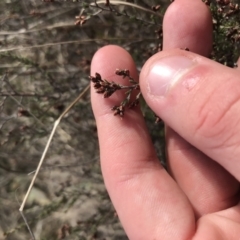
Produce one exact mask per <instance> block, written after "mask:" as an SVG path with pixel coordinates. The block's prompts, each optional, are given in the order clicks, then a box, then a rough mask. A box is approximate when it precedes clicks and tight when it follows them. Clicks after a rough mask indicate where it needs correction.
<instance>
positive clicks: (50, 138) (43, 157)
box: [19, 84, 90, 240]
mask: <svg viewBox="0 0 240 240" xmlns="http://www.w3.org/2000/svg"><path fill="white" fill-rule="evenodd" d="M89 88H90V84H89V85H88V86H87V87H86V88H85V89H84V90H83V91H82V92H81V93H80V94H79V95H78V97H77V98H76V99H75V100H74V101H73V102H72V103H71V104H70V105H69V106H68V107H67V108H66V109H65V110H64V112H63V113H62V114H61V115H60V117H59V118H58V119H57V120H56V121H55V122H54V125H53V129H52V132H51V134H50V136H49V138H48V141H47V144H46V146H45V149H44V151H43V153H42V157H41V159H40V161H39V164H38V167H37V169H36V172H35V174H34V176H33V179H32V181H31V183H30V185H29V188H28V190H27V193H26V195H25V197H24V199H23V202H22V204H21V206H20V208H19V211H20V213H21V215H22V217H23V220H24V222H25V223H26V226H27V228H28V230H29V232H30V234H31V237H32V239H33V240H35V237H34V234H33V232H32V230H31V228H30V226H29V224H28V222H27V219H26V217H25V216H24V213H23V210H24V207H25V204H26V201H27V199H28V196H29V194H30V192H31V190H32V188H33V185H34V182H35V180H36V178H37V176H38V173H39V171H40V169H41V166H42V164H43V161H44V159H45V157H46V154H47V152H48V149H49V146H50V144H51V142H52V139H53V136H54V134H55V132H56V129H57V126H58V125H59V123H60V122H61V120H62V118H63V117H64V116H65V115H66V114H67V113H68V112H69V110H71V109H72V107H73V106H74V105H75V104H76V103H77V102H78V101H79V100H80V99H81V98H82V97H83V96H84V95H85V93H86V92H87V91H88V90H89Z"/></svg>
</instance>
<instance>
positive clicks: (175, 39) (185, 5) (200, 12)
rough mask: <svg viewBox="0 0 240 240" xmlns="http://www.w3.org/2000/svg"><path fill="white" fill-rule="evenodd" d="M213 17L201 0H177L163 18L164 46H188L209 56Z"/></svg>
mask: <svg viewBox="0 0 240 240" xmlns="http://www.w3.org/2000/svg"><path fill="white" fill-rule="evenodd" d="M212 38H213V36H212V17H211V13H210V10H209V8H208V7H207V6H206V5H205V4H204V3H203V2H202V1H201V0H192V1H189V0H176V1H174V2H173V3H172V4H171V5H170V6H169V8H168V9H167V11H166V13H165V16H164V19H163V48H164V50H168V49H173V48H182V49H185V48H188V49H190V51H191V52H195V53H198V54H200V55H203V56H209V54H210V52H211V49H212V41H213V40H212Z"/></svg>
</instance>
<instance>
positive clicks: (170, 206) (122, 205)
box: [91, 0, 240, 240]
mask: <svg viewBox="0 0 240 240" xmlns="http://www.w3.org/2000/svg"><path fill="white" fill-rule="evenodd" d="M176 13H177V14H176ZM211 23H212V20H211V16H210V12H209V10H208V8H207V7H206V6H205V5H204V4H203V3H202V2H201V1H200V0H191V1H189V0H175V1H174V2H173V3H172V4H171V5H170V7H169V8H168V10H167V12H166V14H165V17H164V21H163V34H164V35H163V43H164V50H163V51H162V52H160V53H158V54H156V55H154V56H153V57H151V58H150V59H149V60H148V61H147V62H146V64H145V65H144V66H143V69H142V71H141V74H140V86H141V91H142V94H143V96H144V98H145V100H146V102H147V103H148V105H149V106H150V107H151V108H152V109H153V111H154V112H155V113H156V114H157V115H158V116H160V117H161V118H162V119H163V120H164V122H165V124H166V126H168V127H166V141H167V154H168V171H166V170H165V169H164V168H163V167H162V166H161V165H160V164H159V160H158V159H157V156H156V153H155V150H154V147H153V144H152V142H151V139H150V136H149V133H148V131H147V128H146V125H145V122H144V119H143V116H142V114H141V112H140V110H139V109H135V110H128V111H126V115H125V116H124V119H123V120H121V119H120V118H118V117H114V116H113V114H112V111H111V107H112V106H113V105H115V104H118V103H119V102H121V100H122V99H123V94H122V93H118V94H114V95H113V96H111V98H109V99H103V98H102V95H99V94H96V93H95V91H94V89H92V90H91V101H92V108H93V111H94V115H95V118H96V122H97V128H98V136H99V145H100V159H101V167H102V173H103V176H104V181H105V185H106V187H107V190H108V192H109V195H110V197H111V200H112V202H113V204H114V207H115V208H116V211H117V213H118V216H119V218H120V220H121V223H122V225H123V227H124V229H125V231H126V233H127V235H128V237H129V239H131V240H146V239H153V240H154V239H155V240H157V239H164V240H167V239H170V240H172V239H179V240H189V239H193V240H202V239H204V240H213V239H217V240H221V239H224V240H226V239H231V240H232V239H233V240H235V239H239V236H240V204H239V180H240V160H239V159H240V158H239V156H240V147H239V143H240V135H239V134H238V133H239V132H240V124H239V122H240V114H239V109H240V100H239V99H240V85H239V80H240V74H239V68H238V69H230V68H227V67H225V66H222V65H220V64H218V63H215V62H213V61H211V60H209V59H207V58H205V57H203V56H208V54H209V52H210V50H211V46H212V25H211ZM173 27H174V28H173ZM173 29H174V31H173ZM179 47H181V48H185V47H188V48H189V49H190V50H191V52H187V51H182V50H179V49H176V48H179ZM201 55H202V56H201ZM113 56H114V57H113ZM168 56H185V57H187V58H189V59H192V60H194V61H195V63H196V64H195V66H194V68H193V69H192V70H191V73H190V75H191V76H195V77H196V78H197V79H200V81H198V82H197V84H196V86H197V87H194V88H193V90H192V91H189V92H188V93H187V94H186V93H184V94H183V90H182V87H183V85H182V84H181V82H184V81H185V80H186V79H188V78H189V74H185V75H183V76H182V78H181V79H180V80H179V81H178V82H177V83H176V84H175V85H174V86H172V87H171V89H170V90H169V92H168V94H167V95H166V96H165V97H153V96H152V95H151V93H150V92H149V87H148V84H149V79H148V73H149V72H150V71H151V69H152V68H153V66H154V65H155V64H157V62H158V61H159V60H160V59H162V58H165V57H168ZM116 68H122V69H126V68H127V69H129V70H130V72H131V74H132V76H133V77H134V78H135V79H138V74H137V70H136V66H135V64H134V61H133V59H132V57H131V56H130V55H129V53H127V52H126V51H125V50H124V49H122V48H120V47H118V46H113V45H109V46H106V47H103V48H101V49H100V50H99V51H97V52H96V54H95V55H94V57H93V59H92V64H91V75H94V74H95V72H99V73H101V75H102V77H103V78H106V79H111V80H112V81H115V82H119V83H121V82H123V81H124V80H122V79H121V78H119V77H118V76H116V75H115V74H114V72H115V69H116ZM219 83H221V84H219ZM216 89H217V91H216ZM226 96H228V98H226ZM172 99H177V101H176V102H173V101H172ZM223 99H227V100H226V101H224V100H223ZM219 103H221V104H219ZM212 110H214V114H213V116H209V117H208V118H207V120H208V121H205V120H204V119H205V118H204V116H205V115H206V113H208V112H210V111H212ZM204 114H205V115H204ZM226 126H227V127H226Z"/></svg>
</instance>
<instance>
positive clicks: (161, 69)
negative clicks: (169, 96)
mask: <svg viewBox="0 0 240 240" xmlns="http://www.w3.org/2000/svg"><path fill="white" fill-rule="evenodd" d="M193 65H194V62H193V61H192V60H191V59H190V58H187V57H185V56H169V57H165V58H162V59H160V60H159V61H157V62H155V63H154V64H153V65H152V67H150V71H149V73H148V75H147V80H148V85H149V91H150V94H151V95H154V96H164V95H165V94H166V93H167V92H168V90H169V89H170V88H171V87H172V86H173V85H174V84H175V83H176V82H177V81H178V80H179V79H180V78H181V76H183V74H184V73H186V72H187V71H188V70H189V69H190V68H191V67H192V66H193Z"/></svg>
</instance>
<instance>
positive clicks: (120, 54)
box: [91, 45, 138, 120]
mask: <svg viewBox="0 0 240 240" xmlns="http://www.w3.org/2000/svg"><path fill="white" fill-rule="evenodd" d="M116 69H128V70H129V71H130V74H131V76H132V77H133V78H134V79H135V80H136V81H138V72H137V68H136V66H135V63H134V60H133V58H132V57H131V55H130V54H129V53H128V52H127V51H126V50H125V49H124V48H122V47H120V46H117V45H107V46H104V47H102V48H100V49H99V50H98V51H97V52H96V53H95V54H94V56H93V58H92V62H91V76H94V75H95V73H99V74H100V75H101V76H102V78H103V79H107V80H108V81H110V82H112V81H113V82H116V83H123V82H124V84H125V85H126V84H128V83H127V82H126V79H122V77H120V76H117V75H116V74H115V71H116ZM122 97H123V94H121V93H119V94H118V93H116V94H114V95H112V96H111V97H110V98H109V99H105V98H103V96H102V94H96V93H95V89H93V87H92V88H91V102H92V108H93V112H94V115H95V117H96V120H98V117H99V116H102V115H104V114H105V113H106V112H111V108H112V107H113V106H114V105H116V104H118V105H119V104H120V103H121V101H122Z"/></svg>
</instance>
